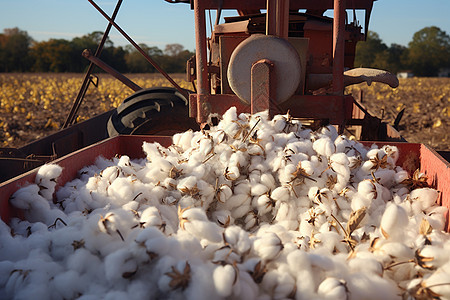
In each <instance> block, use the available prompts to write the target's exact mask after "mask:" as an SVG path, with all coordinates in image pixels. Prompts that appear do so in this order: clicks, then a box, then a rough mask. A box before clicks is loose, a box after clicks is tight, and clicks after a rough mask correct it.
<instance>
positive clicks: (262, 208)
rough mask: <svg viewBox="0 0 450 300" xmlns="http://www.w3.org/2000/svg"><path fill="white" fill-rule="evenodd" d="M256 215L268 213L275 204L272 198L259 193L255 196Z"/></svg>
mask: <svg viewBox="0 0 450 300" xmlns="http://www.w3.org/2000/svg"><path fill="white" fill-rule="evenodd" d="M256 205H257V209H258V215H260V216H263V215H265V214H267V213H270V212H271V211H272V209H273V207H274V206H275V202H274V200H273V199H271V198H270V197H269V195H267V194H265V195H261V196H260V197H258V198H257V201H256Z"/></svg>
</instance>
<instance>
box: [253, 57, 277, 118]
mask: <svg viewBox="0 0 450 300" xmlns="http://www.w3.org/2000/svg"><path fill="white" fill-rule="evenodd" d="M272 69H273V63H272V62H271V61H270V60H268V59H261V60H259V61H257V62H255V63H254V64H253V65H252V69H251V101H250V112H251V113H252V114H256V113H258V112H262V111H265V110H268V111H269V116H270V117H272V116H273V114H272V111H271V105H270V103H271V98H272V100H273V97H272V96H273V95H271V94H273V90H274V89H275V87H274V86H271V78H270V77H271V75H272ZM272 81H273V80H272Z"/></svg>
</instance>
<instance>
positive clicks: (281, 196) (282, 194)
mask: <svg viewBox="0 0 450 300" xmlns="http://www.w3.org/2000/svg"><path fill="white" fill-rule="evenodd" d="M270 198H272V199H273V200H275V201H288V200H289V198H290V191H289V188H288V187H285V186H280V187H277V188H276V189H275V190H273V191H272V193H271V194H270Z"/></svg>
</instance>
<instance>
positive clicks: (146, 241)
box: [135, 227, 169, 256]
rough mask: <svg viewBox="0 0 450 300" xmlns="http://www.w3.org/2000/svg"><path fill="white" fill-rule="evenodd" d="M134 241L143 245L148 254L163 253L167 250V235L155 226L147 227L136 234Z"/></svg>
mask: <svg viewBox="0 0 450 300" xmlns="http://www.w3.org/2000/svg"><path fill="white" fill-rule="evenodd" d="M135 242H136V243H137V244H139V245H144V246H145V247H146V248H147V251H148V253H149V255H150V254H151V255H161V256H163V255H165V254H166V253H167V252H168V250H169V242H168V239H167V237H166V236H165V235H164V234H163V233H162V232H161V231H160V230H158V229H156V228H155V227H148V228H145V229H143V230H141V232H140V233H139V234H138V235H137V237H136V239H135Z"/></svg>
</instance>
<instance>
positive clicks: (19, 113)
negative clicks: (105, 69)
mask: <svg viewBox="0 0 450 300" xmlns="http://www.w3.org/2000/svg"><path fill="white" fill-rule="evenodd" d="M83 76H84V75H83V74H0V128H1V130H0V141H2V142H1V147H20V146H23V145H25V144H27V143H29V142H31V141H33V140H35V139H38V138H40V137H44V136H47V135H49V134H51V133H53V132H56V131H58V130H59V128H60V127H61V126H62V124H63V123H64V121H65V118H66V117H67V114H68V112H69V110H70V108H71V105H72V103H73V101H74V100H75V98H76V97H77V94H78V91H79V88H80V86H81V83H82V81H83ZM129 77H130V78H131V79H132V80H133V81H134V82H135V83H136V84H138V85H139V86H141V87H144V88H149V87H154V86H170V83H169V82H168V81H167V80H166V79H164V78H163V77H162V76H160V75H157V74H144V75H142V74H141V75H138V74H133V75H130V76H129ZM174 79H175V81H177V83H178V84H180V85H181V86H182V87H183V88H190V84H189V83H188V82H186V81H184V80H183V79H184V75H182V74H180V75H175V76H174ZM93 82H94V83H95V85H91V86H90V88H89V90H88V92H87V93H86V97H85V100H84V102H83V104H82V106H81V108H80V111H79V117H78V119H77V120H78V121H82V120H86V119H88V118H91V117H93V116H95V115H97V114H100V113H103V112H106V111H108V110H110V109H112V108H114V107H117V106H118V105H119V104H120V103H121V102H122V101H123V100H124V99H125V98H126V97H127V96H129V95H130V94H131V93H132V92H133V91H132V90H131V89H129V88H128V87H126V86H125V85H123V84H122V83H121V82H119V81H118V80H116V79H115V78H113V77H111V76H109V75H106V74H101V75H99V76H98V78H93Z"/></svg>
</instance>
